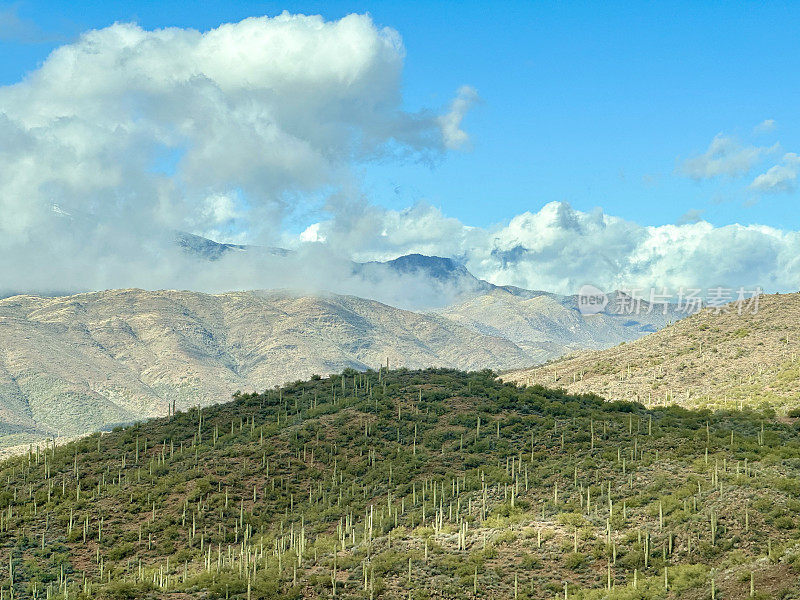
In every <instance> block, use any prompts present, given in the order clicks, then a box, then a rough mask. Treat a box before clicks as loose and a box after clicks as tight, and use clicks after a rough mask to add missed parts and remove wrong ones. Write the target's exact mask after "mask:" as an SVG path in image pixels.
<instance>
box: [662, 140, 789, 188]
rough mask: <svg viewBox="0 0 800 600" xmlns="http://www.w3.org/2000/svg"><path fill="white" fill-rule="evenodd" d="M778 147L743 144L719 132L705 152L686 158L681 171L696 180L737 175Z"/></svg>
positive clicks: (744, 172) (743, 172)
mask: <svg viewBox="0 0 800 600" xmlns="http://www.w3.org/2000/svg"><path fill="white" fill-rule="evenodd" d="M775 149H777V146H774V147H772V148H766V147H759V146H749V145H742V144H740V143H739V142H738V141H737V140H736V139H734V138H732V137H730V136H726V135H723V134H721V133H720V134H718V135H717V136H716V137H715V138H714V139H713V140H711V143H710V144H709V146H708V149H707V150H706V151H705V152H704V153H703V154H698V155H696V156H692V157H690V158H687V159H686V160H684V161H683V162H682V163H681V164H680V166H679V169H678V170H679V172H680V173H682V174H683V175H686V176H688V177H691V178H692V179H694V180H698V181H699V180H701V179H712V178H714V177H719V176H721V175H725V176H728V177H737V176H740V175H744V174H746V173H748V172H749V171H750V170H751V169H752V168H753V167H754V166H755V164H756V163H757V162H758V161H759V160H760V159H761V158H762V157H763V156H764V155H765V154H766V153H768V152H771V151H773V150H775Z"/></svg>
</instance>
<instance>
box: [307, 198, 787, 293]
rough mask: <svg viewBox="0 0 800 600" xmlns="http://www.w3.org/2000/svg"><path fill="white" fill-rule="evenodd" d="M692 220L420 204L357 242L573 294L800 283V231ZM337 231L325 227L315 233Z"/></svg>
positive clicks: (778, 287) (378, 220)
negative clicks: (468, 210)
mask: <svg viewBox="0 0 800 600" xmlns="http://www.w3.org/2000/svg"><path fill="white" fill-rule="evenodd" d="M693 217H697V218H696V219H695V218H693V219H692V221H693V222H691V223H688V222H687V223H684V224H679V225H663V226H658V227H646V226H642V225H639V224H637V223H635V222H632V221H628V220H625V219H621V218H619V217H614V216H611V215H607V214H605V213H604V212H602V211H601V210H599V209H598V210H595V211H592V212H582V211H578V210H575V209H574V208H572V207H571V206H570V205H569V204H566V203H562V202H552V203H549V204H546V205H545V206H544V207H542V208H541V209H540V210H539V211H538V212H526V213H523V214H521V215H517V216H515V217H514V218H512V219H511V220H509V221H508V222H507V223H504V224H502V225H499V226H497V227H492V228H486V229H483V228H475V227H467V226H465V225H463V224H461V223H460V222H458V221H457V220H455V219H452V218H447V217H445V216H444V215H442V214H441V213H440V212H439V211H438V210H437V209H435V208H432V207H426V206H422V205H420V206H417V207H414V208H413V209H409V210H405V211H388V210H387V211H379V209H375V210H374V211H373V213H372V214H371V215H370V216H369V220H370V222H371V223H372V224H373V227H372V230H373V231H374V234H373V235H371V236H370V235H366V236H362V237H361V238H359V239H360V241H361V246H357V249H358V253H359V256H360V257H361V258H362V259H365V260H368V259H375V260H385V259H388V258H394V257H395V256H397V255H400V254H406V253H409V252H422V253H428V254H438V255H441V256H450V257H454V258H458V259H460V260H462V261H463V262H464V264H465V265H466V266H467V267H468V268H469V269H470V271H472V272H473V273H474V274H475V275H476V276H478V277H481V278H484V279H486V280H488V281H490V282H492V283H495V284H498V285H515V286H519V287H524V288H529V289H541V290H547V291H555V292H561V293H565V294H570V293H575V292H576V291H577V290H578V289H579V288H580V287H581V286H582V285H583V284H585V283H593V284H595V285H598V286H600V287H603V288H604V289H607V290H611V289H642V290H644V289H650V288H658V289H661V288H662V287H667V288H668V289H671V290H677V289H679V288H680V287H691V288H701V289H708V288H710V287H714V286H719V285H723V286H728V287H731V288H734V289H736V288H738V287H739V286H749V289H753V288H755V287H757V286H761V287H763V288H764V289H765V290H771V291H791V290H797V289H798V286H800V233H798V232H794V231H782V230H779V229H775V228H771V227H765V226H757V225H748V226H745V225H738V224H734V225H727V226H724V227H715V226H713V225H711V224H710V223H708V222H706V221H703V220H701V219H700V218H699V217H700V215H699V214H698V215H693ZM334 227H335V226H334V224H333V223H320V224H319V226H318V228H317V231H318V232H326V231H327V230H328V229H329V228H330V229H333V228H334ZM334 240H335V238H334ZM356 242H357V240H354V239H350V240H347V243H348V244H355V243H356Z"/></svg>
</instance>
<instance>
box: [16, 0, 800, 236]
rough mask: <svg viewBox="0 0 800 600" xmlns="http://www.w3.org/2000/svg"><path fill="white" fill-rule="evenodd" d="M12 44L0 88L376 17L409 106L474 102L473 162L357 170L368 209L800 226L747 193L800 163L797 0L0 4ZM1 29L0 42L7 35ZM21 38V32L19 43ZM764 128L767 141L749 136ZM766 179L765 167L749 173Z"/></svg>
mask: <svg viewBox="0 0 800 600" xmlns="http://www.w3.org/2000/svg"><path fill="white" fill-rule="evenodd" d="M0 6H3V7H4V8H3V11H4V13H3V14H4V15H5V18H6V20H8V19H9V18H12V15H14V16H16V18H17V19H18V22H17V23H16V24H11V25H13V27H14V31H9V30H8V29H9V28H10V27H11V25H8V26H7V27H6V28H5V31H4V36H3V37H4V38H5V39H3V40H2V41H1V42H0V83H2V84H10V83H14V82H16V81H18V80H20V79H21V78H22V77H24V75H25V73H26V72H28V71H30V70H33V69H35V68H36V67H37V65H39V64H40V63H41V62H42V61H43V60H44V59H45V58H46V56H47V55H48V53H49V52H50V51H51V50H52V49H53V48H54V47H56V46H58V45H60V44H62V43H65V42H69V41H72V40H74V39H75V38H76V37H77V35H78V34H79V33H81V32H82V31H85V30H87V29H91V28H101V27H105V26H107V25H110V24H111V23H113V22H115V21H135V22H137V23H139V24H140V25H141V26H142V27H144V28H147V29H152V28H160V27H166V26H178V27H192V28H198V29H200V30H207V29H210V28H213V27H216V26H218V25H219V24H220V23H223V22H233V21H237V20H240V19H242V18H244V17H247V16H253V15H262V14H267V15H275V14H278V13H280V12H281V11H282V10H284V9H286V10H289V11H290V12H303V13H306V14H322V15H323V16H325V17H326V18H327V19H337V18H340V17H342V16H344V15H346V14H348V13H351V12H369V13H370V14H371V15H372V17H373V19H374V21H375V22H376V23H377V24H379V25H387V26H390V27H392V28H394V29H396V30H397V31H398V32H399V33H400V34H401V35H402V37H403V41H404V44H405V48H406V52H407V55H406V64H405V70H404V97H405V103H406V106H407V107H408V108H409V109H412V110H413V109H416V108H418V107H422V106H433V107H436V106H445V105H446V104H447V102H449V100H450V97H451V95H452V93H453V90H455V89H457V88H458V87H459V86H460V85H462V84H468V85H471V86H473V87H475V88H476V89H477V90H478V93H479V94H480V97H481V99H482V102H481V103H480V104H479V105H478V106H476V107H475V108H474V109H473V110H472V111H471V112H470V114H469V115H468V116H467V118H466V120H465V123H464V129H465V130H467V131H468V132H469V134H470V137H471V150H469V151H466V152H459V153H452V154H449V155H447V156H445V157H444V158H442V159H440V160H439V161H438V162H437V164H436V165H435V166H434V167H433V168H431V167H430V166H429V165H427V164H420V163H418V162H414V161H407V162H403V163H400V164H398V163H397V162H396V161H383V162H380V161H371V162H369V163H367V164H363V165H360V166H359V169H360V170H361V171H362V172H363V175H364V178H365V181H366V183H365V190H366V192H367V193H368V194H369V195H370V197H371V199H372V200H373V201H374V202H377V203H379V204H382V205H385V206H388V207H394V208H401V207H403V206H407V205H409V204H411V203H413V202H416V201H418V200H424V201H427V202H430V203H431V204H433V205H435V206H438V207H441V208H442V210H443V211H444V212H445V213H446V214H447V215H449V216H453V217H457V218H459V219H460V220H462V221H463V222H464V223H466V224H469V225H478V226H486V225H488V224H490V223H494V222H498V221H502V220H504V219H508V218H510V217H512V216H513V215H515V214H518V213H521V212H523V211H526V210H531V211H535V210H538V209H539V208H540V207H541V206H542V205H544V204H545V203H547V202H550V201H554V200H555V201H567V202H569V203H570V204H572V206H574V207H575V208H578V209H581V210H591V209H592V208H593V207H597V206H599V207H602V208H603V210H604V211H606V212H607V213H609V214H613V215H617V216H621V217H624V218H627V219H632V220H635V221H637V222H639V223H640V224H643V225H661V224H665V223H673V222H676V221H678V220H679V219H680V218H681V216H682V215H684V214H686V213H687V212H689V211H703V212H702V216H703V217H704V218H705V219H707V220H709V221H710V222H712V223H714V224H715V225H724V224H727V223H732V222H739V223H744V224H750V223H763V224H768V225H774V226H781V227H792V228H797V227H798V225H800V212H798V211H797V210H795V204H796V202H797V200H798V198H797V193H796V192H795V193H783V194H770V195H766V194H756V193H753V192H752V191H750V190H748V184H749V183H750V181H751V180H752V179H753V177H754V176H755V175H757V174H758V173H759V172H761V171H764V170H766V169H767V168H769V167H770V166H772V165H773V164H776V163H777V162H779V159H780V156H781V155H782V153H783V152H791V151H796V150H798V149H800V139H799V138H800V131H799V130H798V125H797V118H796V107H795V106H794V104H795V102H794V99H796V98H798V97H800V76H798V73H800V53H799V52H797V41H796V32H797V31H798V30H800V27H798V25H800V11H798V10H797V5H796V4H794V5H793V4H792V3H786V4H783V3H770V4H768V5H762V4H756V3H736V2H731V3H725V4H724V5H723V4H720V3H697V2H687V3H680V2H677V3H676V2H673V3H639V4H638V5H637V6H636V7H634V8H632V7H631V5H630V3H618V4H614V3H603V5H602V6H600V5H598V3H579V2H569V3H559V4H555V3H540V2H519V3H517V2H499V3H493V4H491V5H490V4H487V3H485V2H458V3H447V2H435V3H434V2H401V3H400V2H398V3H394V2H372V3H363V2H324V3H322V2H285V3H274V2H229V3H228V2H226V3H211V2H203V3H188V2H186V3H184V2H180V3H177V2H175V3H169V2H114V3H106V2H86V1H77V2H60V1H52V0H51V1H48V2H36V1H33V0H21V1H19V2H16V3H13V4H5V5H0ZM0 31H3V30H2V29H0ZM15 32H16V33H15ZM766 119H772V120H774V121H775V127H774V129H773V130H772V131H769V132H765V133H761V134H756V133H754V131H753V129H754V127H755V126H756V125H758V124H759V123H761V122H763V121H764V120H766ZM720 133H721V134H724V135H729V136H732V137H734V138H736V139H737V140H739V142H740V143H742V144H744V145H757V146H772V145H774V144H775V143H780V149H779V150H776V151H775V152H774V153H772V154H770V155H768V156H764V157H763V160H762V161H759V162H758V163H757V165H755V166H754V168H753V170H752V171H751V172H748V173H745V174H742V175H741V176H738V177H733V178H728V177H718V178H714V179H711V180H706V181H694V180H692V179H691V178H688V177H685V176H682V175H680V174H677V173H676V166H677V165H678V164H679V162H680V160H681V159H684V158H687V157H689V156H691V155H695V154H699V153H702V152H704V151H705V150H706V148H707V147H708V145H709V143H710V141H711V140H712V139H713V137H714V136H716V135H717V134H720ZM759 169H761V171H759Z"/></svg>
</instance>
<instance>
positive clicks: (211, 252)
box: [175, 231, 291, 261]
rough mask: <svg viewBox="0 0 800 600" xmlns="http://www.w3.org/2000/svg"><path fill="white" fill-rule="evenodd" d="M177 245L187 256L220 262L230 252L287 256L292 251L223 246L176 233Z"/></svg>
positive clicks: (197, 236)
mask: <svg viewBox="0 0 800 600" xmlns="http://www.w3.org/2000/svg"><path fill="white" fill-rule="evenodd" d="M175 243H176V244H177V245H178V246H179V247H180V248H181V249H182V250H183V251H184V252H186V253H187V254H190V255H192V256H195V257H197V258H202V259H205V260H212V261H213V260H219V259H220V258H222V257H223V256H224V255H225V254H228V253H229V252H247V251H250V252H257V253H258V252H262V253H263V252H266V253H268V254H272V255H275V256H287V255H288V254H290V252H291V251H290V250H286V249H284V248H275V247H265V246H248V245H243V244H222V243H220V242H215V241H214V240H210V239H208V238H205V237H202V236H199V235H194V234H191V233H185V232H183V231H178V232H176V233H175Z"/></svg>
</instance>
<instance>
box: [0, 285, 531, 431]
mask: <svg viewBox="0 0 800 600" xmlns="http://www.w3.org/2000/svg"><path fill="white" fill-rule="evenodd" d="M387 357H388V358H389V359H390V361H391V363H392V365H393V366H401V365H402V366H407V367H409V368H419V367H427V366H448V367H457V368H462V369H476V368H485V367H489V368H503V367H505V368H508V367H517V366H522V365H525V364H530V357H529V356H528V355H527V354H526V353H525V352H523V351H522V350H521V349H520V348H519V347H517V346H516V345H515V344H513V343H512V342H510V341H508V340H505V339H501V338H497V337H492V336H487V335H482V334H480V333H477V332H475V331H472V330H470V329H468V328H466V327H463V326H461V325H459V324H457V323H453V322H451V321H449V320H447V319H444V318H442V317H440V316H437V315H425V314H419V313H414V312H409V311H404V310H400V309H397V308H393V307H390V306H387V305H384V304H381V303H379V302H374V301H371V300H364V299H361V298H355V297H350V296H336V295H327V296H313V297H312V296H301V295H296V294H291V293H280V292H270V293H250V292H236V293H228V294H220V295H209V294H201V293H194V292H177V291H161V292H147V291H142V290H112V291H106V292H98V293H91V294H79V295H75V296H68V297H60V298H39V297H34V296H16V297H12V298H8V299H5V300H0V436H2V435H3V434H9V433H15V432H28V433H30V434H31V435H33V434H37V437H40V436H41V434H42V433H47V434H61V435H75V434H81V433H84V432H86V431H91V430H95V429H98V428H102V427H103V426H107V425H108V424H111V423H117V422H124V421H131V420H135V419H140V418H144V417H150V416H155V415H163V414H166V412H167V407H168V406H169V404H170V403H172V402H173V401H174V402H176V404H177V406H178V407H179V408H186V407H188V406H194V405H196V404H203V405H205V404H210V403H214V402H219V401H224V400H227V399H229V398H230V396H231V394H232V393H233V392H234V391H236V390H239V389H241V390H263V389H265V388H268V387H271V386H273V385H276V384H280V383H284V382H286V381H290V380H297V379H301V378H306V377H309V376H311V375H312V374H314V373H319V374H327V373H330V372H336V371H341V370H342V369H344V368H347V367H353V368H358V369H363V368H366V367H377V366H378V365H379V364H381V363H383V362H384V361H385V360H386V358H387ZM6 438H7V439H4V440H2V441H0V443H5V444H9V443H18V442H19V435H17V436H14V435H11V436H8V435H7V436H6Z"/></svg>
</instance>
